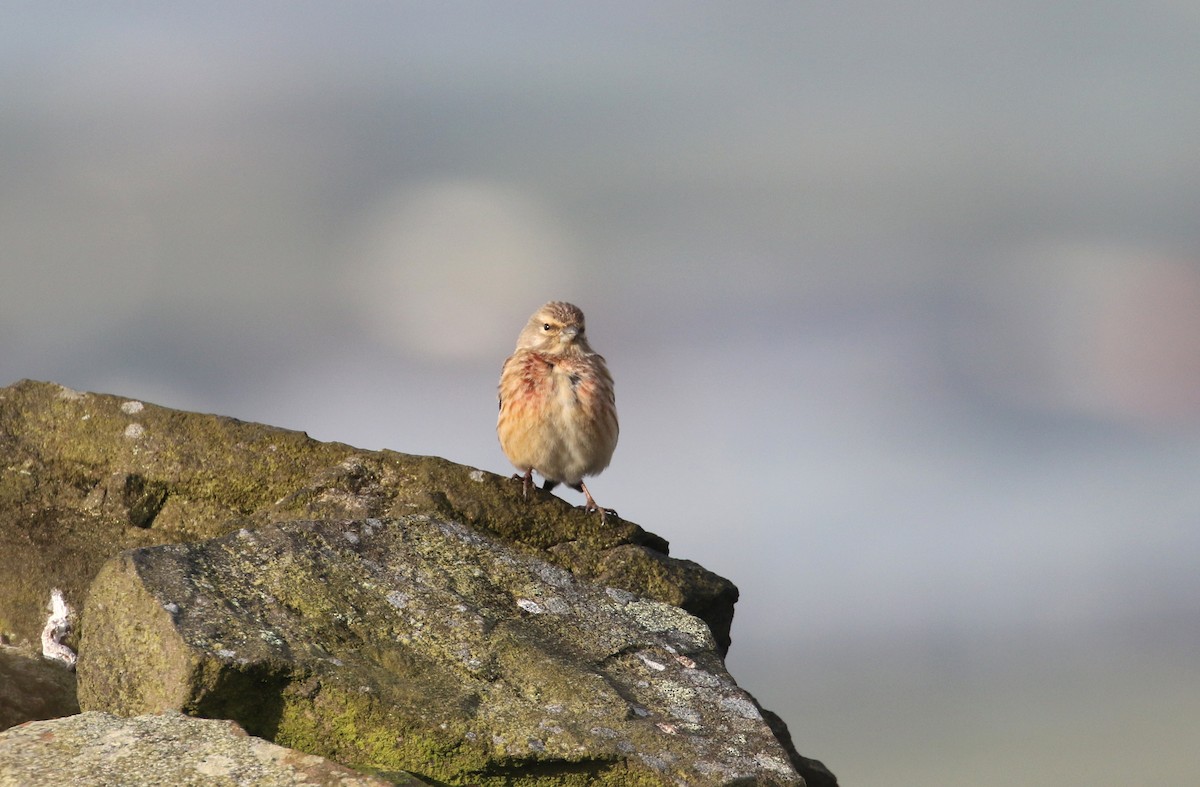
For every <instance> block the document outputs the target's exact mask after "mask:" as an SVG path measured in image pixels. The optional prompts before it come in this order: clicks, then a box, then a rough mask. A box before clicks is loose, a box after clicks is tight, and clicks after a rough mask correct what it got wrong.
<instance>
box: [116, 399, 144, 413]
mask: <svg viewBox="0 0 1200 787" xmlns="http://www.w3.org/2000/svg"><path fill="white" fill-rule="evenodd" d="M145 408H146V406H145V405H144V404H142V403H141V402H136V401H133V400H130V401H128V402H122V403H121V412H123V413H125V415H135V414H137V413H140V412H141V411H142V410H144V409H145Z"/></svg>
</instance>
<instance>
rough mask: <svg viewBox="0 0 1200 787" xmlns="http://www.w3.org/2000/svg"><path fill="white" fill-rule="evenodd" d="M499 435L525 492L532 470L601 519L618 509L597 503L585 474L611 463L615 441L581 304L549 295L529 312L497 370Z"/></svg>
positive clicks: (607, 392)
mask: <svg viewBox="0 0 1200 787" xmlns="http://www.w3.org/2000/svg"><path fill="white" fill-rule="evenodd" d="M499 398H500V417H499V418H498V419H497V421H496V434H497V435H499V437H500V447H501V448H502V449H504V453H505V455H507V456H508V458H509V461H511V462H512V463H513V465H515V466H516V468H517V469H518V470H520V471H521V472H522V473H524V474H525V475H524V476H521V475H519V474H518V475H514V476H513V478H514V479H516V478H520V479H522V481H523V484H522V490H523V492H524V495H525V497H526V498H528V497H529V485H530V484H531V483H533V471H534V470H536V471H537V472H538V474H539V475H541V476H542V477H543V478H544V479H546V481H545V483H544V484H543V485H542V488H543V489H547V490H549V489H553V488H554V487H555V486H557V485H558V484H566V485H567V486H569V487H571V488H573V489H575V490H576V491H579V492H583V494H584V496H586V497H587V505H586V506H585V508H586V510H588V511H599V512H600V521H601V522H604V521H605V515H606V514H612V515H614V516H616V512H615V511H611V510H606V509H603V508H601V507H600V506H598V505H596V501H595V500H593V499H592V493H591V492H589V491H588V488H587V486H586V485H585V484H584V483H583V477H584V476H589V475H597V474H598V473H600V471H601V470H603V469H604V468H606V467H608V463H609V461H610V460H611V459H612V455H613V450H614V449H615V448H616V447H617V432H618V431H619V430H618V426H617V400H616V395H615V394H614V392H613V380H612V375H610V374H609V373H608V367H607V366H606V365H605V363H604V358H603V357H601V356H599V355H597V354H596V353H595V352H593V351H592V348H591V347H590V346H589V345H588V340H587V334H586V333H585V331H584V324H583V312H582V311H580V309H579V307H578V306H574V305H572V304H570V303H564V302H562V301H551V302H550V303H547V304H546V305H545V306H543V307H542V308H540V309H538V310H537V311H536V312H534V313H533V316H532V317H530V318H529V322H528V323H527V324H526V325H525V328H524V330H522V331H521V335H520V336H518V337H517V349H516V350H515V351H513V354H512V355H510V356H509V357H508V360H506V361H505V362H504V369H503V371H501V373H500V386H499Z"/></svg>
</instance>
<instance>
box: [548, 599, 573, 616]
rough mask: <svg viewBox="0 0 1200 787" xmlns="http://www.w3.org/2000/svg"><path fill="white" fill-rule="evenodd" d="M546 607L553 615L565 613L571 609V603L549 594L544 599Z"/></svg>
mask: <svg viewBox="0 0 1200 787" xmlns="http://www.w3.org/2000/svg"><path fill="white" fill-rule="evenodd" d="M546 608H547V609H548V610H550V611H551V612H553V613H554V614H555V615H565V614H567V613H568V612H570V611H571V605H570V604H568V603H567V602H565V601H563V600H562V599H561V598H559V597H558V596H551V597H550V598H548V599H546Z"/></svg>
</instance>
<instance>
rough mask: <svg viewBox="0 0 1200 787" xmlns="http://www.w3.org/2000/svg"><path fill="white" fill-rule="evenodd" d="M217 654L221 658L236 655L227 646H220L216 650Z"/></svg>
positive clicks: (230, 657)
mask: <svg viewBox="0 0 1200 787" xmlns="http://www.w3.org/2000/svg"><path fill="white" fill-rule="evenodd" d="M217 655H218V656H220V657H221V658H223V659H232V658H233V657H235V656H237V652H236V651H233V650H230V649H229V648H221V649H220V650H218V651H217Z"/></svg>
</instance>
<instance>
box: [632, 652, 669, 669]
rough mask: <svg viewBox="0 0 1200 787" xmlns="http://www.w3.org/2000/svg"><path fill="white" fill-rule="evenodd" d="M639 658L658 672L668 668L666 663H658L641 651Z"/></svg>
mask: <svg viewBox="0 0 1200 787" xmlns="http://www.w3.org/2000/svg"><path fill="white" fill-rule="evenodd" d="M638 658H639V659H641V660H642V663H643V664H645V665H646V666H647V667H649V668H650V669H652V670H654V671H656V672H662V671H663V670H665V669H666V668H667V665H666V664H660V663H658V662H657V661H655V660H654V659H652V658H650V657H649V656H647V655H646V654H645V653H639V654H638Z"/></svg>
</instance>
